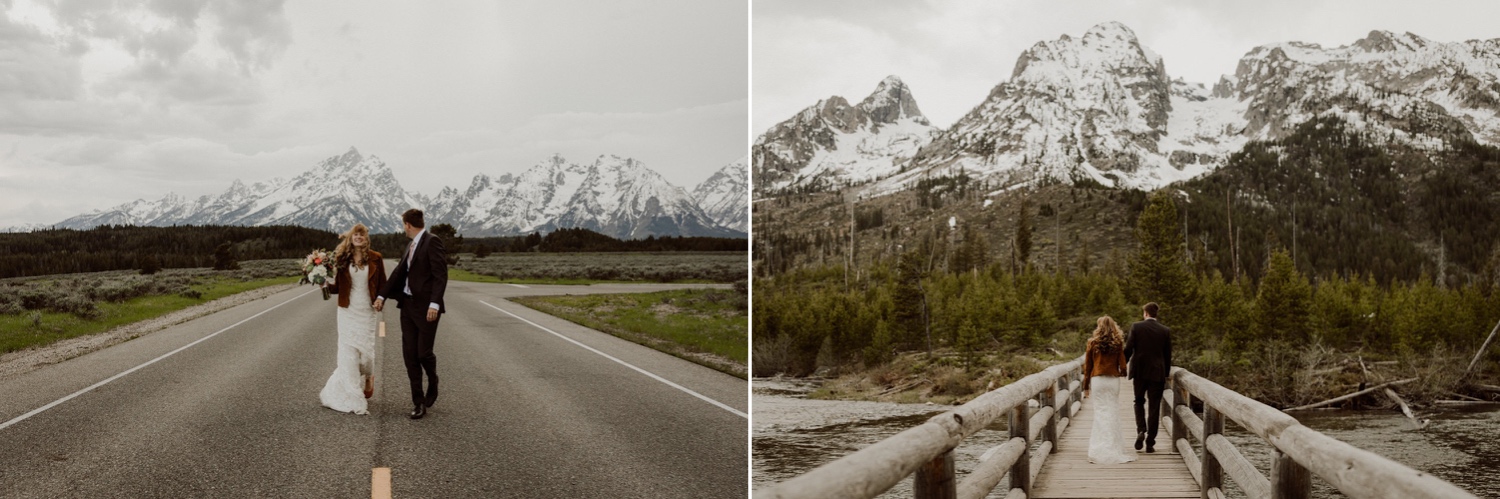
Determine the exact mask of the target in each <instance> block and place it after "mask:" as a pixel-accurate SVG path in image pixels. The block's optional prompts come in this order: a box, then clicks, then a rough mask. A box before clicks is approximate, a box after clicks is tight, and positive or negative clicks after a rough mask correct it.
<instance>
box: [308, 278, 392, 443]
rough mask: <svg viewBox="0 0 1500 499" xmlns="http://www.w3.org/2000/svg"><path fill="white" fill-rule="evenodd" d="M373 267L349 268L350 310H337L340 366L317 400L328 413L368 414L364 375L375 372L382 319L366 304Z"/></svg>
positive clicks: (334, 370) (336, 367) (341, 308)
mask: <svg viewBox="0 0 1500 499" xmlns="http://www.w3.org/2000/svg"><path fill="white" fill-rule="evenodd" d="M369 276H370V267H369V266H368V265H366V266H365V268H362V269H357V268H354V267H353V266H351V267H350V268H349V278H350V279H349V280H350V285H351V287H352V288H353V289H350V290H349V308H344V307H336V308H338V329H339V346H338V364H337V365H336V366H335V367H334V369H333V376H329V377H328V383H327V384H325V385H323V391H322V392H321V393H319V394H318V398H319V399H321V400H322V401H323V405H324V406H326V407H328V408H329V409H333V410H335V411H339V412H352V413H355V414H369V402H368V401H366V400H365V382H364V375H366V374H370V373H373V372H374V369H373V368H374V365H375V328H376V324H377V323H378V322H379V320H378V319H379V315H377V312H375V309H373V308H371V307H370V303H369V302H368V301H366V300H368V299H369V296H370V290H369V287H370V284H369V283H370V281H369Z"/></svg>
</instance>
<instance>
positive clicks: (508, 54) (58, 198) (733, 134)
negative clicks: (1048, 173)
mask: <svg viewBox="0 0 1500 499" xmlns="http://www.w3.org/2000/svg"><path fill="white" fill-rule="evenodd" d="M748 16H749V13H748V7H747V5H746V4H745V3H744V2H737V1H699V0H611V1H607V2H597V1H567V0H534V1H533V0H504V1H446V2H441V3H427V2H409V1H394V0H377V1H369V0H361V1H352V0H316V1H313V0H145V1H113V0H0V227H8V226H12V225H19V224H25V223H55V222H58V221H61V220H63V219H64V218H67V217H70V216H73V215H76V214H79V213H84V212H88V211H92V210H94V209H102V208H108V207H112V206H115V205H118V204H120V203H124V202H128V201H132V200H135V199H138V198H145V199H150V200H154V199H159V198H160V197H162V196H163V195H165V194H166V193H167V192H169V191H172V192H177V193H178V194H183V195H186V196H190V197H196V196H200V195H205V194H218V193H220V192H222V191H223V190H224V189H226V188H228V187H229V184H230V183H231V182H232V181H233V180H234V179H236V178H238V179H242V180H244V181H246V183H253V182H257V181H264V180H270V179H271V178H273V177H277V176H281V177H291V176H294V175H296V174H298V173H300V172H302V171H305V170H307V169H309V168H311V167H313V166H314V165H316V164H317V163H318V162H319V161H321V160H323V159H324V158H327V157H329V156H334V155H338V154H341V153H343V152H345V151H347V150H348V149H349V147H351V146H353V147H357V148H358V149H359V150H360V152H362V153H365V154H374V155H376V156H379V157H381V158H382V159H384V160H385V161H386V163H387V164H389V165H390V166H391V168H392V170H393V171H394V173H395V175H396V177H397V179H398V180H399V181H400V182H401V183H402V185H403V186H404V187H406V188H407V189H410V190H415V191H417V192H420V193H423V194H426V195H434V194H436V193H437V191H438V190H439V189H440V188H442V187H443V186H454V187H458V188H463V187H466V186H467V185H468V183H469V181H470V180H471V179H472V178H473V176H474V175H475V174H476V173H481V172H482V173H489V174H492V175H493V174H501V173H506V172H519V171H521V170H524V169H525V168H527V167H529V166H531V165H534V164H536V163H538V162H540V161H542V160H543V159H545V158H546V157H547V156H549V155H550V154H552V153H561V154H563V156H565V157H567V158H568V159H569V160H572V161H575V162H580V163H582V162H589V161H592V160H593V159H594V158H595V157H597V156H599V155H600V154H616V155H620V156H629V157H634V158H636V159H639V160H641V161H642V162H644V163H645V164H646V165H647V166H648V167H651V168H653V169H655V170H657V171H659V172H661V173H662V174H663V175H664V176H666V177H667V178H668V180H670V181H672V182H673V183H675V184H677V185H679V186H682V187H685V188H689V189H691V188H692V186H693V185H695V184H697V183H698V182H700V181H702V180H704V179H706V178H707V177H708V176H709V175H710V174H711V173H712V172H713V171H714V170H716V169H718V168H719V167H721V166H723V165H725V164H727V163H729V162H732V161H734V160H736V159H738V158H740V157H742V156H744V155H745V154H746V137H747V135H748V134H749V131H748V130H747V121H748V98H747V93H748V91H749V90H748V89H749V85H748V77H749V74H748V73H749V71H748V64H747V53H748V52H747V51H748V46H749V41H748V34H749V28H748V19H747V18H748Z"/></svg>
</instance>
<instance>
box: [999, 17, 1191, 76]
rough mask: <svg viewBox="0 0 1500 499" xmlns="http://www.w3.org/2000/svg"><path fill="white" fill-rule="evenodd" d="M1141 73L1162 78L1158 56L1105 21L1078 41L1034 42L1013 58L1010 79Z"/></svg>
mask: <svg viewBox="0 0 1500 499" xmlns="http://www.w3.org/2000/svg"><path fill="white" fill-rule="evenodd" d="M1142 71H1144V72H1154V73H1158V74H1157V75H1156V76H1159V77H1160V78H1161V79H1162V80H1163V81H1165V79H1166V71H1165V69H1163V68H1162V60H1161V56H1159V55H1157V54H1156V53H1155V52H1152V51H1151V50H1150V49H1147V48H1145V47H1144V46H1142V45H1141V43H1140V40H1139V39H1138V38H1136V35H1135V31H1133V30H1131V29H1130V28H1129V27H1127V26H1125V25H1124V24H1121V23H1118V22H1107V23H1103V24H1099V25H1096V26H1094V27H1092V28H1089V30H1088V31H1086V32H1084V34H1083V36H1082V37H1079V38H1073V37H1070V36H1068V35H1062V36H1061V37H1058V39H1056V40H1053V41H1041V42H1037V43H1036V45H1033V46H1032V47H1031V48H1030V49H1027V50H1026V51H1025V52H1022V53H1021V56H1020V57H1019V58H1017V60H1016V66H1015V69H1014V70H1013V71H1011V80H1013V81H1043V80H1057V79H1060V78H1061V79H1069V78H1071V79H1078V78H1080V77H1084V76H1085V75H1087V74H1095V73H1117V74H1129V73H1135V72H1142Z"/></svg>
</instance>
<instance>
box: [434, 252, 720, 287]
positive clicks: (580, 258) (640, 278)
mask: <svg viewBox="0 0 1500 499" xmlns="http://www.w3.org/2000/svg"><path fill="white" fill-rule="evenodd" d="M748 265H749V264H748V260H747V259H746V255H745V253H743V252H736V251H731V252H687V251H683V252H668V253H492V254H490V255H489V256H486V257H484V258H476V257H475V256H474V255H473V254H461V255H459V260H458V264H457V265H454V266H453V267H452V268H450V274H449V277H450V278H453V279H458V280H476V279H483V278H484V277H489V278H493V279H494V280H479V281H477V282H507V283H515V284H593V283H600V282H677V283H702V282H712V283H730V282H735V281H742V280H744V279H745V278H746V276H747V275H748V270H747V269H748Z"/></svg>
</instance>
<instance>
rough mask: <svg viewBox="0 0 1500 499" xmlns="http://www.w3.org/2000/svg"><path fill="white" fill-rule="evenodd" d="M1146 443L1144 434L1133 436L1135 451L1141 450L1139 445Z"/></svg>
mask: <svg viewBox="0 0 1500 499" xmlns="http://www.w3.org/2000/svg"><path fill="white" fill-rule="evenodd" d="M1144 443H1146V432H1144V431H1143V432H1140V433H1136V434H1135V450H1141V444H1144Z"/></svg>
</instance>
